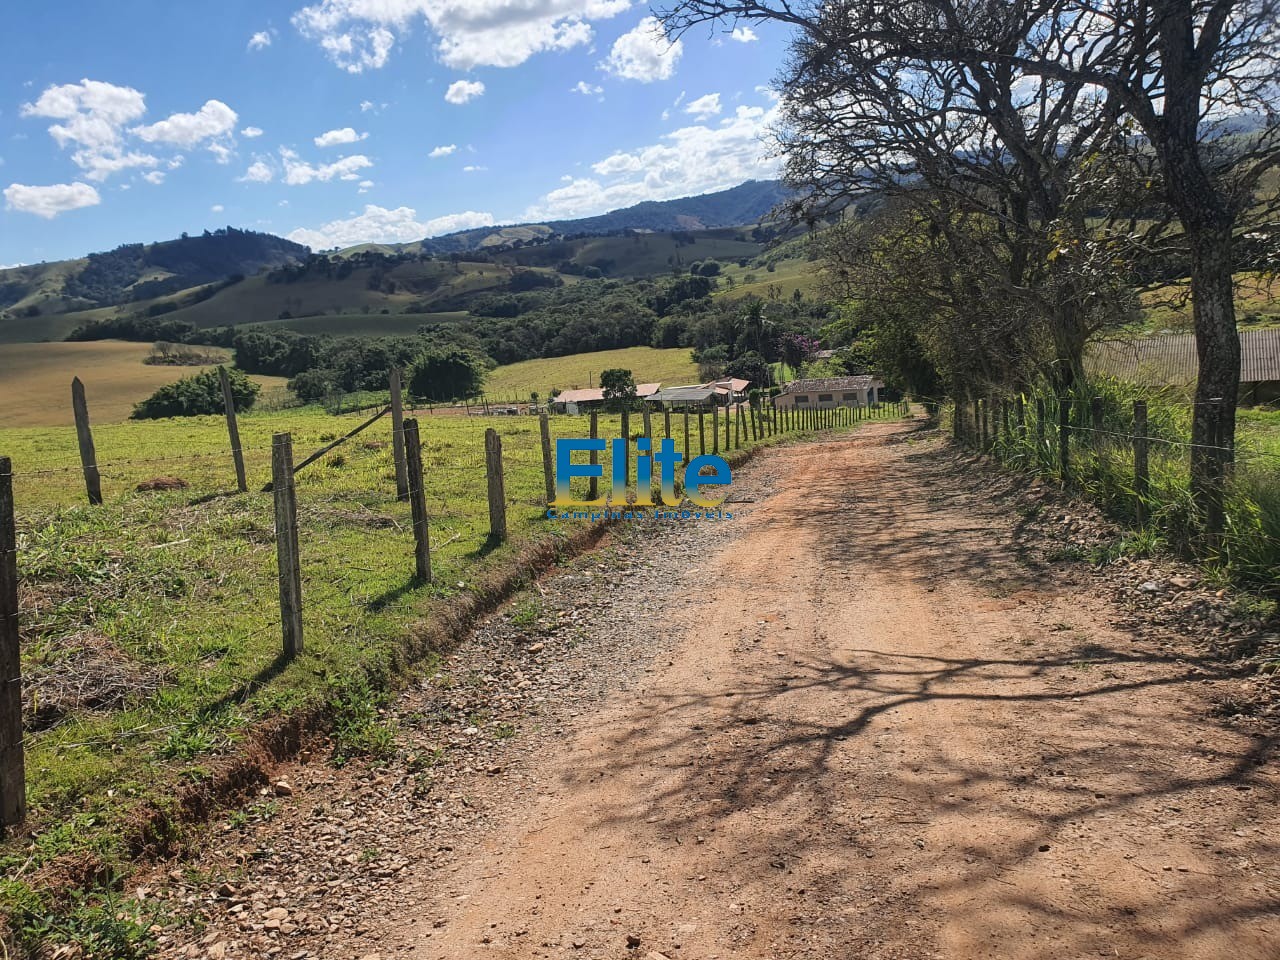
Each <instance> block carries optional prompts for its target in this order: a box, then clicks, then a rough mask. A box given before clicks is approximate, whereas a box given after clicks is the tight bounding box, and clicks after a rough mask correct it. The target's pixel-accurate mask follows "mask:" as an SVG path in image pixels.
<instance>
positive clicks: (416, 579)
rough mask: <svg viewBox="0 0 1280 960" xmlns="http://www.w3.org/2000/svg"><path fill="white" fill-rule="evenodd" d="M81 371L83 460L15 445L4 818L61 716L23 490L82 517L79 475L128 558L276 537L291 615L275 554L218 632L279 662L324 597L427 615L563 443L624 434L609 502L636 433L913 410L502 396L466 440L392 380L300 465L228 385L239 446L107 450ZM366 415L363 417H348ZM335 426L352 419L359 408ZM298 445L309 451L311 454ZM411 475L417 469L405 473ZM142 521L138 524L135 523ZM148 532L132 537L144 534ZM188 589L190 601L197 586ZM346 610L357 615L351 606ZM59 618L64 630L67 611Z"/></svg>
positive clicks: (0, 521)
mask: <svg viewBox="0 0 1280 960" xmlns="http://www.w3.org/2000/svg"><path fill="white" fill-rule="evenodd" d="M76 383H77V385H78V387H79V388H78V389H77V390H75V401H76V402H75V403H74V412H75V414H76V417H75V418H76V437H75V441H76V447H77V452H78V462H77V461H76V460H72V459H71V458H70V457H68V456H66V454H60V453H57V452H56V450H55V449H53V448H51V447H50V448H44V449H41V450H39V451H37V452H36V453H34V454H33V455H31V456H28V457H26V458H24V459H23V460H22V462H20V463H18V464H16V465H15V464H14V463H13V462H12V461H11V460H10V459H9V458H7V457H0V826H12V825H15V824H19V823H21V822H22V821H23V819H24V817H25V802H26V801H25V797H26V794H25V774H24V769H23V765H24V755H25V750H26V749H27V748H28V747H30V746H31V744H32V742H33V738H34V737H38V736H40V735H43V734H45V733H47V732H48V731H49V730H53V729H56V728H57V725H58V723H59V722H61V721H56V722H55V723H54V724H52V725H49V726H45V727H42V728H41V729H40V730H39V731H34V732H33V731H29V730H26V729H24V702H23V679H22V669H21V659H22V657H21V651H20V643H21V641H20V636H19V622H18V621H19V595H18V586H19V556H18V551H19V547H20V544H25V549H30V548H31V530H30V529H27V530H26V531H25V532H24V533H23V534H22V536H23V539H22V540H21V541H20V540H19V528H18V525H17V519H18V510H17V507H18V505H19V503H20V502H21V499H28V501H29V502H30V503H32V504H41V505H43V506H45V507H48V508H49V509H50V510H51V511H52V515H55V516H67V517H77V516H81V515H80V514H78V513H75V512H74V511H73V512H71V513H68V512H67V511H66V508H67V506H68V504H67V502H66V497H67V496H68V495H69V491H70V490H72V489H74V484H75V483H77V482H79V481H78V480H76V481H73V482H72V483H68V482H67V480H68V479H69V478H76V477H79V478H81V479H82V480H83V483H84V496H85V497H87V499H88V501H89V504H90V507H89V510H90V511H98V510H101V509H106V510H108V512H109V517H110V522H109V523H106V524H101V525H99V526H93V525H90V524H81V525H80V526H79V527H78V528H77V531H78V533H77V535H78V536H79V537H80V543H79V547H80V548H81V549H88V548H90V547H99V548H102V550H104V551H106V552H119V551H117V550H116V549H115V547H114V546H113V544H112V541H113V538H114V539H115V541H116V542H117V543H118V542H119V541H121V540H124V539H127V538H128V537H130V536H132V537H133V538H134V540H137V541H138V542H143V541H145V544H144V546H143V548H142V549H143V550H144V551H146V552H152V551H157V550H162V549H163V550H165V552H166V553H168V552H169V550H171V549H174V548H181V547H182V545H184V544H188V543H191V541H192V539H193V538H196V537H197V534H196V532H195V531H196V529H197V528H199V527H200V525H201V524H205V525H207V526H209V527H210V528H211V530H212V532H211V533H209V536H211V537H213V538H214V539H215V540H216V539H217V538H219V537H221V538H223V539H224V540H227V541H228V542H230V541H231V540H237V542H238V543H240V544H243V542H245V541H247V542H249V543H250V544H251V549H254V550H269V549H271V547H272V546H274V552H275V563H274V567H275V573H276V579H277V580H278V586H279V590H278V593H279V608H278V611H276V610H270V609H260V607H261V606H262V604H261V593H260V591H259V590H258V588H255V587H254V586H253V583H252V582H251V579H252V578H254V577H257V576H259V575H260V570H261V568H262V566H270V564H267V563H263V561H262V560H255V561H252V562H248V561H245V562H244V563H243V566H244V568H245V570H244V571H242V572H239V573H238V575H239V576H241V577H242V578H245V579H243V580H238V581H236V583H237V585H240V584H242V587H241V588H242V589H246V590H249V591H250V592H251V593H252V594H253V595H252V596H251V597H246V598H244V601H243V602H244V603H245V604H246V605H247V606H249V607H250V608H252V609H250V610H248V611H246V615H247V616H249V617H250V618H251V619H256V621H257V622H256V623H251V624H249V625H246V624H245V623H244V622H243V619H244V618H243V617H241V618H232V617H228V618H227V619H228V621H231V620H233V619H234V621H235V622H234V623H232V622H229V623H228V624H226V625H225V626H221V625H219V626H218V633H219V636H218V637H217V638H213V637H211V638H209V642H210V643H213V642H214V640H215V639H216V640H218V642H220V643H224V644H229V645H236V644H239V645H244V644H249V643H254V644H269V643H270V638H271V637H272V635H275V636H277V637H278V638H279V639H278V642H279V644H280V647H279V651H280V652H279V654H278V655H277V660H278V662H279V663H287V662H288V661H290V660H292V659H293V658H296V657H297V656H299V655H300V654H302V653H303V652H304V651H305V649H306V630H307V629H308V628H307V623H308V622H312V621H313V618H307V617H304V615H303V614H304V609H305V607H306V605H307V604H308V602H310V604H311V606H312V607H313V608H315V609H316V610H323V619H322V621H321V622H322V623H323V624H324V626H323V629H325V630H326V632H333V631H334V630H337V631H340V632H344V633H348V634H349V633H350V632H352V631H354V630H355V629H357V628H358V627H359V624H360V622H361V621H360V617H361V616H362V615H363V614H364V613H365V612H367V611H373V610H376V611H397V612H406V613H408V612H412V611H413V610H414V609H415V608H417V607H419V604H420V600H421V595H420V594H418V593H417V589H418V588H420V587H428V586H430V585H432V584H433V582H435V581H437V580H438V579H439V578H438V576H434V575H433V568H432V552H433V551H440V550H443V549H445V548H446V547H450V546H453V545H455V544H458V543H459V541H462V542H463V543H464V544H465V546H466V547H467V548H469V550H468V551H467V553H466V556H467V557H468V558H471V557H478V556H483V555H484V554H485V553H486V552H488V551H489V550H491V549H493V548H494V547H495V546H497V545H500V544H502V543H503V542H505V541H507V540H508V539H509V536H510V533H509V528H508V512H509V511H510V510H513V509H514V510H519V511H525V512H526V514H527V516H526V517H524V518H523V519H524V521H529V520H532V519H533V518H535V517H536V516H538V515H542V514H543V513H544V512H545V511H547V510H548V508H549V507H550V506H551V504H552V502H553V501H554V499H555V496H556V494H555V478H554V464H553V459H552V457H551V456H550V449H551V444H552V440H553V438H561V437H579V438H580V437H598V438H601V439H607V440H616V441H621V446H620V448H618V447H613V446H610V447H608V448H607V449H606V452H605V454H604V455H603V456H601V457H600V458H599V459H600V466H601V470H602V474H603V478H604V479H603V480H602V482H601V483H600V484H596V483H595V482H592V483H591V484H590V486H589V489H588V487H587V484H585V483H581V484H580V485H581V486H582V488H583V489H582V491H581V492H582V494H583V496H584V497H585V496H587V495H590V496H591V498H592V499H595V497H596V495H597V493H604V494H605V496H604V500H605V502H608V500H609V497H610V494H608V493H606V492H605V491H607V490H608V489H609V488H610V486H611V484H610V482H609V479H608V478H609V477H610V476H611V471H612V463H613V459H612V458H613V457H614V456H615V455H616V454H617V453H619V452H620V453H621V456H622V457H623V459H624V461H625V462H626V464H627V466H626V481H627V483H626V489H627V490H628V491H629V493H628V494H626V495H625V497H626V498H629V499H639V498H637V497H636V494H637V493H638V492H639V491H637V490H636V488H635V479H636V478H635V476H634V471H633V470H632V469H631V466H630V462H631V458H632V457H633V456H635V455H636V454H637V453H638V452H639V448H638V445H637V443H636V441H637V440H638V439H639V438H641V437H646V438H648V439H649V440H650V441H651V442H652V444H653V446H655V447H656V446H657V444H658V443H659V442H660V441H661V440H664V439H667V438H670V439H671V440H672V441H673V442H674V443H675V445H676V449H677V450H678V451H679V452H680V453H681V454H682V457H683V460H684V462H685V463H686V465H687V463H688V461H689V460H692V459H694V458H695V457H697V456H700V455H703V454H712V453H719V454H725V455H728V454H730V453H732V452H735V451H738V450H747V449H750V448H753V447H757V446H760V445H763V444H767V443H771V442H773V441H774V440H775V439H777V438H785V437H788V436H810V435H815V434H819V433H824V432H828V431H832V430H836V429H841V428H845V427H849V426H853V425H856V424H857V423H860V422H861V421H864V420H868V419H884V418H889V417H897V416H901V415H903V414H904V413H906V409H907V408H906V405H905V404H902V403H897V402H895V403H885V404H880V405H877V406H874V407H870V406H863V407H845V406H839V407H827V408H814V409H802V408H795V407H784V406H782V405H779V404H777V403H776V398H768V397H763V398H761V399H760V401H759V402H753V403H741V404H733V405H730V406H727V407H698V408H696V409H690V408H685V409H680V410H672V409H664V410H652V409H648V410H636V411H620V412H617V413H612V412H605V413H602V412H600V411H597V412H593V413H582V414H563V415H554V416H548V414H546V413H541V414H537V415H533V414H530V413H528V412H527V408H526V409H519V410H517V413H515V414H512V413H511V412H510V409H509V408H508V409H496V408H495V407H496V405H494V406H489V405H487V404H486V405H485V406H484V407H481V408H479V409H480V410H481V411H483V410H486V408H487V410H488V412H489V416H487V417H484V419H483V421H482V423H483V425H484V429H483V434H480V432H479V431H477V432H476V433H475V434H472V435H471V436H467V437H466V438H465V440H463V439H460V438H459V436H458V435H457V434H456V432H453V433H451V432H450V431H433V430H432V429H431V425H432V423H433V422H434V421H433V420H431V419H427V420H422V419H420V418H419V417H418V416H415V415H414V414H416V413H417V412H418V408H417V406H416V405H415V403H414V402H413V400H412V399H411V398H409V399H408V404H407V409H398V405H399V398H398V396H397V391H395V390H391V391H389V399H390V400H391V401H392V402H391V403H390V404H386V405H381V406H375V407H373V408H366V409H365V410H362V411H361V412H360V413H359V414H354V416H361V415H363V414H368V413H371V415H369V416H367V417H365V419H363V420H362V421H361V422H359V423H357V424H356V425H355V426H354V427H353V428H352V429H348V430H346V432H345V433H342V434H341V435H338V434H337V430H332V429H326V430H324V432H323V433H321V434H320V436H319V440H318V442H320V443H322V444H323V446H321V447H319V448H318V449H316V450H315V451H313V452H311V453H309V454H307V455H306V456H301V457H298V458H297V459H296V461H295V450H294V447H293V442H294V436H293V433H292V432H280V433H276V434H274V435H273V436H272V438H271V445H270V447H267V446H266V445H265V444H262V443H260V442H259V443H258V444H257V445H255V444H254V443H252V442H251V443H248V444H246V443H245V442H244V440H243V439H242V435H241V433H240V431H239V424H238V423H237V421H236V416H237V411H236V410H235V408H234V402H233V401H232V399H231V397H230V393H229V391H227V396H226V397H225V403H226V411H225V414H226V420H227V440H226V445H225V446H222V448H221V449H217V450H187V451H183V452H174V453H163V454H157V455H151V454H149V453H147V452H143V453H142V454H137V453H134V454H131V453H130V452H129V450H128V447H127V443H128V442H129V441H128V438H127V437H125V438H124V439H120V440H116V441H113V442H112V443H111V444H110V445H109V447H108V448H104V449H107V453H106V455H105V456H104V455H101V454H100V451H99V447H98V444H97V443H96V442H95V439H96V438H95V436H94V431H93V430H92V429H91V427H90V423H89V417H88V407H87V404H86V403H85V402H84V389H83V385H82V384H79V381H78V379H77V381H76ZM465 412H467V413H470V412H472V411H470V410H468V411H465ZM273 416H274V417H275V419H278V420H281V421H284V420H285V419H286V418H287V414H286V415H280V414H273ZM352 416H353V414H351V413H350V412H348V414H347V417H348V418H350V417H352ZM428 417H430V414H428ZM471 422H474V421H471ZM333 423H334V424H335V426H336V425H337V424H338V423H342V424H343V425H344V426H345V425H348V424H350V423H351V419H347V420H346V421H338V420H335V421H333ZM392 424H398V425H399V431H396V430H395V428H394V427H392V429H391V435H390V436H388V435H387V428H388V427H391V425H392ZM312 426H314V424H312ZM158 429H160V430H162V431H169V430H172V432H173V434H174V438H173V441H172V443H171V446H172V447H173V448H174V449H175V450H179V449H180V447H181V445H182V443H183V442H185V441H186V440H187V438H186V437H185V436H183V431H182V427H181V424H180V422H179V421H175V422H174V423H172V424H171V425H170V424H166V425H164V426H162V427H159V428H158ZM338 429H341V427H339V428H338ZM311 433H313V434H314V430H312V431H311ZM437 434H438V435H437ZM204 442H208V441H207V438H206V439H205V441H204ZM308 442H313V441H311V440H309V441H308ZM296 452H297V453H299V454H301V453H305V451H303V450H301V449H300V450H298V451H296ZM401 458H404V462H403V463H401V462H399V461H400V460H401ZM402 468H403V474H402ZM158 474H160V475H158ZM402 475H403V476H404V477H405V478H406V483H404V484H403V485H402V484H401V483H400V477H401V476H402ZM268 477H269V478H270V482H269V483H266V484H265V485H264V484H263V482H262V481H263V480H264V479H266V478H268ZM188 478H190V479H188ZM249 478H252V482H249ZM104 480H105V481H106V482H107V485H106V491H105V494H106V495H105V496H104V489H103V481H104ZM598 488H603V489H598ZM15 490H16V491H18V492H20V493H21V495H22V497H21V498H20V499H19V500H15ZM148 490H159V491H173V492H175V493H180V498H179V499H178V500H175V499H173V498H172V497H171V498H167V499H164V500H161V501H155V504H156V506H155V507H154V508H153V507H151V506H150V505H149V504H147V502H145V501H141V500H139V499H137V498H135V497H134V496H133V494H134V493H135V492H138V491H148ZM651 493H652V491H651ZM81 502H83V501H81ZM81 509H83V508H81ZM135 510H136V513H135V512H133V511H135ZM46 512H48V511H46ZM83 516H86V517H87V516H91V514H89V513H85V514H83ZM103 516H106V514H104V515H103ZM135 518H136V519H135ZM131 524H132V525H133V526H134V527H135V529H134V530H129V529H128V527H129V526H130V525H131ZM171 528H172V529H171ZM353 530H354V531H356V533H354V534H353V533H352V532H351V531H353ZM201 536H203V534H201ZM352 537H358V538H360V541H359V542H360V543H363V544H365V545H366V546H368V545H369V544H372V543H376V544H377V549H376V550H374V551H367V552H366V553H365V554H362V555H367V556H370V557H374V558H375V559H372V560H368V561H365V562H366V563H369V564H370V565H369V566H368V567H364V566H358V565H357V563H356V562H355V561H354V560H353V559H351V552H350V551H346V548H347V547H348V546H349V544H350V543H353V542H355V541H353V540H351V539H350V538H352ZM134 540H130V541H129V542H130V545H131V546H132V544H133V542H134ZM199 546H204V545H203V544H201V545H199ZM192 549H193V550H195V549H196V548H195V547H193V548H192ZM235 556H237V554H236V551H235V550H234V549H233V550H230V551H229V557H228V559H227V562H228V563H235V562H236V561H235V559H234V558H235ZM338 558H340V559H338ZM42 562H43V563H45V564H46V568H47V569H53V568H54V567H56V566H57V563H58V561H57V560H56V558H51V557H50V556H48V553H47V551H46V553H45V555H44V556H43V558H42ZM208 562H212V561H208ZM49 564H52V566H51V567H50V566H48V565H49ZM202 575H203V576H205V577H206V578H208V577H209V576H211V572H210V571H209V570H204V569H202V568H200V567H199V566H198V565H197V566H196V567H195V571H194V576H193V577H192V582H191V583H188V584H187V585H186V586H185V587H184V589H185V590H186V591H187V592H186V594H185V597H186V600H185V603H182V602H178V603H176V604H172V609H171V610H170V611H169V613H170V614H171V616H170V619H171V620H172V621H173V623H174V624H175V625H176V624H177V623H179V622H186V623H193V622H197V621H198V619H199V618H200V617H201V615H202V613H207V611H206V610H204V606H205V605H207V603H208V601H209V593H217V595H218V596H219V597H224V596H225V592H226V589H227V588H226V587H225V585H224V584H223V583H222V578H221V576H219V577H218V578H217V579H218V583H217V585H216V587H215V586H213V585H211V584H209V583H205V582H203V581H202V580H201V576H202ZM258 586H259V587H261V586H262V585H261V584H259V585H258ZM175 599H178V600H179V601H181V597H178V598H175ZM219 602H220V603H221V604H225V603H227V602H228V601H227V600H225V599H222V600H220V601H219ZM343 609H349V610H350V611H351V612H350V613H349V614H345V615H344V614H342V613H341V611H342V610H343ZM334 611H338V612H337V613H335V612H334ZM204 619H205V620H207V619H208V618H207V617H205V618H204ZM59 622H61V621H59ZM45 627H47V628H50V629H57V626H56V624H54V623H51V624H48V625H45ZM45 627H42V629H44V628H45ZM228 669H230V668H228ZM231 679H232V680H233V681H234V682H231V683H230V684H229V692H228V693H227V694H226V695H225V696H224V697H222V698H220V700H219V702H220V703H223V705H226V704H234V703H242V702H244V701H246V700H247V699H248V698H249V697H250V695H251V694H252V692H253V690H254V689H256V684H257V682H258V681H257V680H255V679H253V678H249V679H245V678H242V677H239V676H236V677H232V678H231ZM144 726H145V730H143V729H141V728H140V729H138V730H133V731H116V732H115V733H114V734H113V736H114V735H117V734H118V735H119V736H120V737H140V736H159V735H174V736H176V735H177V734H178V733H181V728H182V723H181V722H175V723H174V724H170V725H169V726H168V727H166V726H165V725H164V724H159V725H157V724H154V723H148V724H145V725H144ZM170 728H172V729H170ZM175 731H176V732H175Z"/></svg>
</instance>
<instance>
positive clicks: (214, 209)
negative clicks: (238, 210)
mask: <svg viewBox="0 0 1280 960" xmlns="http://www.w3.org/2000/svg"><path fill="white" fill-rule="evenodd" d="M225 209H226V207H224V206H223V205H222V204H220V203H215V204H214V205H213V206H212V207H210V208H209V212H210V213H221V212H222V211H223V210H225Z"/></svg>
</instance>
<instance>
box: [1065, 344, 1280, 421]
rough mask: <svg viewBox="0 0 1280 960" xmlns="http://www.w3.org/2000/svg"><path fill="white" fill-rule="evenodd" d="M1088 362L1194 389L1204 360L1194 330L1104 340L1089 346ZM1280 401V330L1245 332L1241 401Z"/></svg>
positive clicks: (1095, 369) (1132, 378) (1146, 382)
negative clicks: (1201, 358) (1172, 333)
mask: <svg viewBox="0 0 1280 960" xmlns="http://www.w3.org/2000/svg"><path fill="white" fill-rule="evenodd" d="M1084 366H1085V370H1086V372H1088V373H1090V374H1101V375H1104V376H1111V377H1115V378H1116V379H1118V380H1126V381H1128V382H1130V383H1136V384H1139V385H1141V386H1147V387H1190V386H1191V385H1193V384H1194V383H1195V382H1196V374H1197V371H1198V369H1199V364H1198V361H1197V359H1196V338H1195V337H1194V336H1193V335H1192V334H1189V333H1185V334H1175V335H1171V336H1166V337H1150V338H1147V339H1143V340H1103V341H1099V342H1096V343H1091V344H1089V348H1088V350H1087V351H1086V352H1085V360H1084ZM1277 400H1280V328H1277V329H1268V330H1241V331H1240V403H1242V404H1254V403H1274V402H1275V401H1277Z"/></svg>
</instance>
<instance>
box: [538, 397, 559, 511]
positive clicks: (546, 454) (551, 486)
mask: <svg viewBox="0 0 1280 960" xmlns="http://www.w3.org/2000/svg"><path fill="white" fill-rule="evenodd" d="M538 431H539V432H540V433H541V434H542V480H543V485H544V486H545V487H546V494H547V503H550V502H551V501H552V500H554V499H555V498H556V481H555V478H554V477H553V476H552V472H551V425H550V424H548V423H547V415H546V414H545V413H540V414H538Z"/></svg>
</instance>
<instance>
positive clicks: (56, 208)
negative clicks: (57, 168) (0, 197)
mask: <svg viewBox="0 0 1280 960" xmlns="http://www.w3.org/2000/svg"><path fill="white" fill-rule="evenodd" d="M4 201H5V206H6V207H7V208H8V209H10V210H17V211H20V212H22V213H33V214H35V215H36V216H37V217H44V218H45V219H46V220H52V219H53V218H54V217H56V216H57V215H58V214H60V213H66V212H67V211H68V210H79V209H80V208H81V207H95V206H97V205H98V204H99V203H101V202H102V197H101V196H99V194H98V191H97V190H95V189H94V188H93V187H91V186H89V184H87V183H81V182H80V181H79V180H77V181H76V182H75V183H55V184H52V185H50V186H47V187H29V186H27V185H26V184H23V183H11V184H9V186H7V187H5V190H4Z"/></svg>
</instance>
